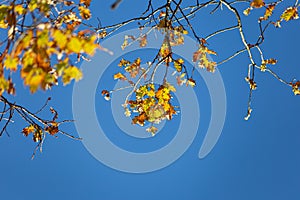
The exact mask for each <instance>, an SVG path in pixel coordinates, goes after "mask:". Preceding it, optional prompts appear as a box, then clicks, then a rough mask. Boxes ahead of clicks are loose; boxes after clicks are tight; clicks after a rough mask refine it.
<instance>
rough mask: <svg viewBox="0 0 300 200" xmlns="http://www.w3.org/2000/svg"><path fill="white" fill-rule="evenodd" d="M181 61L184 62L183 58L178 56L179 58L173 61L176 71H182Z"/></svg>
mask: <svg viewBox="0 0 300 200" xmlns="http://www.w3.org/2000/svg"><path fill="white" fill-rule="evenodd" d="M183 63H184V60H183V59H182V58H179V59H177V60H175V61H174V67H175V69H176V71H177V72H181V71H182V64H183Z"/></svg>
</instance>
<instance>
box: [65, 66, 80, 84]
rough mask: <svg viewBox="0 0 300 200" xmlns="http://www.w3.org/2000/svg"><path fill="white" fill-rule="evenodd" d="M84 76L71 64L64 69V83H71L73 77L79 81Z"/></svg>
mask: <svg viewBox="0 0 300 200" xmlns="http://www.w3.org/2000/svg"><path fill="white" fill-rule="evenodd" d="M81 78H82V72H81V71H80V70H79V69H78V68H77V67H75V66H70V67H68V68H65V69H64V70H63V75H62V81H63V83H64V85H67V84H69V83H70V82H71V81H72V80H73V79H75V81H79V80H80V79H81Z"/></svg>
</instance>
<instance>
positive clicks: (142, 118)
mask: <svg viewBox="0 0 300 200" xmlns="http://www.w3.org/2000/svg"><path fill="white" fill-rule="evenodd" d="M147 119H148V118H147V115H146V113H145V112H143V113H141V114H139V115H138V116H135V117H134V118H133V119H132V123H133V124H139V125H140V126H144V125H145V121H146V120H147Z"/></svg>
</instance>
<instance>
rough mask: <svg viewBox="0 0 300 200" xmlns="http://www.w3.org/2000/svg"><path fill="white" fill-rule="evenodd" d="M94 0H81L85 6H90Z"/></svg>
mask: <svg viewBox="0 0 300 200" xmlns="http://www.w3.org/2000/svg"><path fill="white" fill-rule="evenodd" d="M91 1H92V0H80V3H83V4H84V5H85V6H87V7H89V6H90V4H91Z"/></svg>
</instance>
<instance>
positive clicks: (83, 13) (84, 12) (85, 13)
mask: <svg viewBox="0 0 300 200" xmlns="http://www.w3.org/2000/svg"><path fill="white" fill-rule="evenodd" d="M78 10H79V14H80V16H81V17H82V18H83V19H90V18H91V16H92V15H91V11H90V10H89V9H88V8H86V7H84V6H79V7H78Z"/></svg>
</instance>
